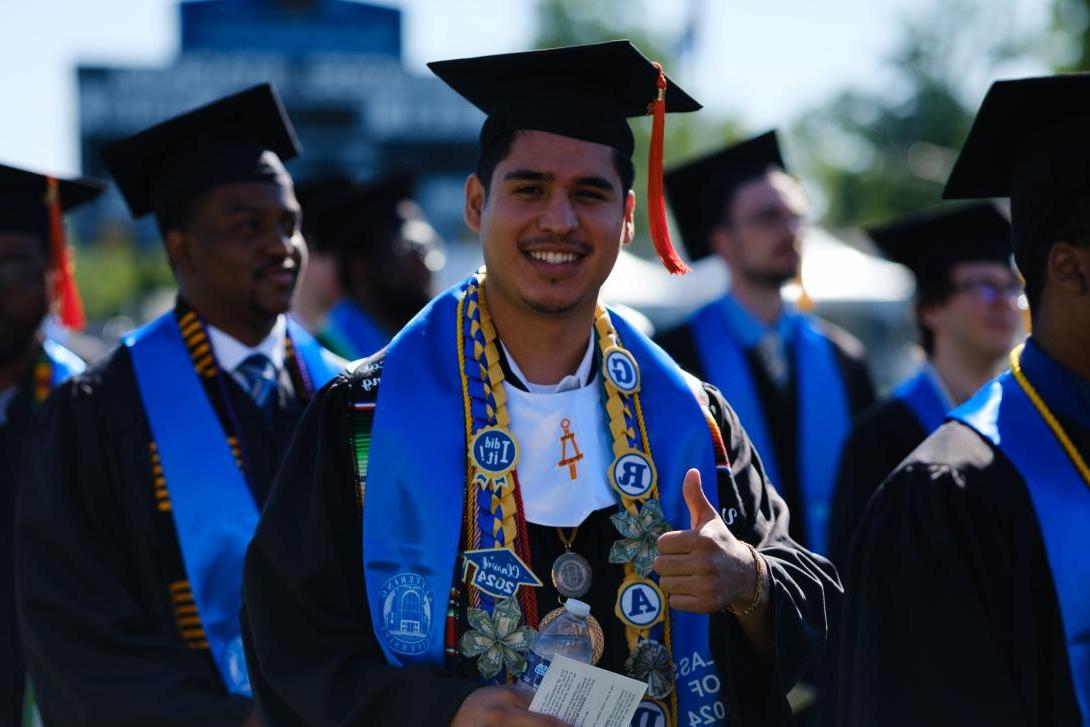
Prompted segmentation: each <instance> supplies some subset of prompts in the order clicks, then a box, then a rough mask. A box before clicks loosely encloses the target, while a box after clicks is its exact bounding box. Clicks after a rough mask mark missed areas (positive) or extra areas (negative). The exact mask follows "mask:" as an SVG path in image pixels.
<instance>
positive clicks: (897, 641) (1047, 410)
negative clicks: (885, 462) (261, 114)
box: [839, 74, 1090, 725]
mask: <svg viewBox="0 0 1090 727" xmlns="http://www.w3.org/2000/svg"><path fill="white" fill-rule="evenodd" d="M1087 99H1090V76H1088V75H1085V74H1073V75H1068V76H1051V77H1045V78H1030V79H1023V80H1014V81H999V82H996V83H994V84H993V85H992V87H991V89H990V90H989V91H988V94H987V96H986V97H985V99H984V102H983V104H982V105H981V108H980V111H979V112H978V113H977V116H976V120H975V121H974V122H973V126H972V129H971V131H970V132H969V137H968V139H967V140H966V141H965V144H964V146H963V147H962V149H961V153H960V154H959V156H958V159H957V162H956V163H955V164H954V168H953V170H952V171H951V173H950V178H949V179H948V180H947V183H946V188H945V191H944V196H945V197H947V198H952V199H964V198H969V199H983V198H991V197H1004V196H1006V197H1010V200H1011V224H1012V241H1013V248H1014V258H1015V262H1016V264H1017V266H1018V269H1019V270H1020V271H1021V273H1022V276H1023V278H1024V279H1025V286H1026V296H1027V298H1028V299H1029V306H1030V312H1031V316H1032V328H1033V333H1032V335H1031V336H1030V338H1029V339H1028V340H1027V341H1026V343H1025V345H1024V346H1019V347H1018V348H1016V349H1015V351H1013V352H1012V353H1011V354H1010V359H1009V363H1010V370H1009V371H1007V372H1005V373H1003V374H1001V375H1000V376H999V377H998V378H997V379H995V380H993V381H992V382H990V383H988V384H987V385H985V386H984V387H983V388H982V389H981V390H980V391H979V392H977V393H976V394H975V395H973V397H972V398H970V399H969V400H968V401H967V402H966V403H964V404H963V405H961V406H959V407H957V408H956V409H954V410H953V411H951V412H950V413H949V414H948V415H947V416H948V418H947V421H946V423H945V424H943V425H942V426H940V427H939V428H938V429H937V430H936V431H935V432H934V433H933V434H931V435H930V436H929V437H927V439H925V440H924V441H923V443H922V444H921V445H920V446H919V447H918V448H917V449H915V450H914V451H913V452H912V453H911V454H910V455H909V456H908V458H907V459H906V460H905V461H904V462H903V463H901V464H900V465H899V466H898V467H897V468H896V469H895V470H894V472H893V474H892V475H890V477H889V478H888V479H887V480H886V481H885V482H884V483H883V484H882V486H881V487H880V488H879V490H878V492H877V493H876V494H875V495H874V497H873V498H872V499H871V501H870V504H869V505H868V506H867V509H866V511H865V512H864V515H863V519H862V522H861V524H860V527H859V532H858V534H857V536H856V538H855V541H854V544H853V546H852V553H851V556H850V560H849V566H848V594H849V595H848V597H847V599H846V601H845V609H844V615H843V618H842V622H841V623H842V629H843V631H844V639H843V648H842V650H841V659H840V665H841V672H842V679H841V693H840V703H839V724H844V725H875V724H881V725H920V724H928V725H965V724H987V725H1080V724H1082V725H1085V724H1090V588H1087V584H1088V583H1090V558H1087V557H1086V554H1087V552H1088V546H1090V528H1087V523H1090V468H1088V467H1087V457H1088V456H1090V177H1088V176H1087V169H1090V143H1088V142H1087V139H1086V129H1087V125H1088V124H1090V102H1088V101H1087Z"/></svg>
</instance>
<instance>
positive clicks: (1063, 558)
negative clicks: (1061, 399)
mask: <svg viewBox="0 0 1090 727" xmlns="http://www.w3.org/2000/svg"><path fill="white" fill-rule="evenodd" d="M950 418H951V419H956V420H958V421H961V422H963V423H965V424H967V425H969V426H970V427H972V428H973V429H975V430H976V431H977V432H978V433H979V434H980V435H981V436H982V437H984V438H985V439H986V440H988V441H989V442H991V443H992V444H993V445H994V446H995V447H996V448H997V449H999V450H1000V451H1001V452H1003V454H1004V455H1005V456H1006V457H1007V459H1009V460H1010V462H1011V464H1013V465H1014V468H1015V469H1016V470H1018V473H1019V474H1021V475H1022V478H1023V479H1024V480H1025V481H1026V488H1027V489H1028V490H1029V495H1030V500H1032V501H1033V508H1034V510H1035V511H1036V513H1037V522H1038V524H1039V525H1040V529H1041V538H1042V539H1043V540H1044V544H1045V552H1046V554H1047V556H1048V563H1049V568H1050V570H1051V571H1052V582H1053V584H1054V585H1055V587H1056V598H1057V600H1058V602H1059V605H1060V617H1061V620H1062V622H1063V627H1064V638H1065V640H1066V642H1067V659H1068V662H1069V664H1070V666H1071V682H1072V685H1073V686H1074V688H1075V697H1076V699H1077V701H1078V705H1079V711H1080V712H1081V713H1082V719H1083V724H1090V556H1088V553H1090V487H1088V486H1087V483H1085V482H1083V480H1082V477H1081V476H1080V475H1079V473H1078V471H1077V470H1076V469H1075V466H1074V465H1073V464H1072V462H1071V459H1070V458H1069V457H1068V456H1067V453H1066V452H1065V451H1064V450H1063V447H1062V446H1061V445H1060V443H1059V441H1057V439H1056V436H1055V435H1054V434H1053V433H1052V431H1051V430H1050V429H1049V427H1048V425H1047V424H1046V423H1045V421H1044V419H1042V418H1041V415H1040V413H1039V412H1038V411H1037V409H1036V407H1034V405H1033V402H1032V401H1030V399H1029V397H1028V396H1026V393H1025V392H1024V391H1023V390H1022V387H1021V386H1019V385H1018V382H1017V381H1016V380H1015V378H1014V376H1013V375H1012V374H1011V373H1010V372H1009V371H1008V372H1007V373H1005V374H1003V375H1001V376H1000V377H999V378H997V379H995V380H994V381H992V382H991V383H990V384H988V385H987V386H985V387H984V388H983V389H981V390H980V391H978V392H977V393H976V394H975V395H974V396H973V397H972V398H971V399H969V401H967V402H965V403H964V404H963V405H961V406H960V407H958V408H957V409H955V410H954V411H952V412H951V413H950Z"/></svg>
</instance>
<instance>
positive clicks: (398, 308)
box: [315, 177, 442, 360]
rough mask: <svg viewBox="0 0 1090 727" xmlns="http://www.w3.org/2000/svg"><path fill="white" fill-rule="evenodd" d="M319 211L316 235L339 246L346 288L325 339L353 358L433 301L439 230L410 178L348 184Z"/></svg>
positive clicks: (339, 272) (328, 197) (379, 345)
mask: <svg viewBox="0 0 1090 727" xmlns="http://www.w3.org/2000/svg"><path fill="white" fill-rule="evenodd" d="M315 206H317V205H315ZM315 212H316V214H317V216H318V220H317V222H316V223H315V227H316V229H315V234H317V236H318V237H319V238H320V239H322V240H323V241H324V243H325V244H328V245H332V247H333V250H334V255H335V256H336V257H335V259H336V265H337V279H338V283H339V287H340V288H341V289H342V290H343V291H344V298H343V299H342V300H340V301H339V302H337V303H336V304H335V305H334V306H333V307H332V308H331V309H330V311H329V314H328V316H326V321H325V326H324V327H323V329H322V330H321V331H320V332H319V334H318V338H319V340H321V341H322V342H323V343H324V344H325V345H327V346H328V347H329V348H330V349H331V350H332V351H335V352H336V353H338V354H340V355H341V356H344V357H345V358H348V359H351V360H355V359H358V358H363V357H364V356H369V355H370V354H372V353H375V352H376V351H378V350H379V349H381V348H382V347H384V346H385V345H386V344H387V343H389V342H390V339H391V338H393V335H394V334H395V333H397V331H399V330H400V329H401V327H402V326H404V325H405V324H406V323H408V322H409V320H410V319H411V318H412V317H413V316H414V315H416V314H417V313H418V312H419V311H420V309H421V308H423V307H424V306H425V305H426V304H427V302H428V301H429V300H430V299H431V295H432V289H431V281H432V272H433V268H436V267H438V265H437V260H441V259H442V253H441V252H439V248H440V246H441V242H440V240H439V236H438V234H437V233H436V232H435V230H434V229H433V228H432V226H431V225H430V224H428V221H427V219H426V218H425V217H424V213H423V211H422V210H421V209H420V207H419V206H418V205H417V204H416V203H415V202H414V201H413V200H412V180H411V179H408V178H405V177H388V178H385V179H379V180H375V181H373V182H370V183H368V184H355V183H347V184H345V185H343V186H342V187H340V188H339V189H338V190H336V191H335V192H331V193H329V194H328V195H326V198H325V200H324V202H323V203H322V204H321V206H320V208H319V209H316V210H315Z"/></svg>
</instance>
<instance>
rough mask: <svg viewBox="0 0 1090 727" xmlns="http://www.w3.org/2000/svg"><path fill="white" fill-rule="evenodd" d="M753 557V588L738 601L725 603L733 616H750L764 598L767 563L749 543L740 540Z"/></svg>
mask: <svg viewBox="0 0 1090 727" xmlns="http://www.w3.org/2000/svg"><path fill="white" fill-rule="evenodd" d="M742 545H744V546H746V548H747V549H748V550H749V552H750V554H751V556H752V558H753V588H752V590H751V591H749V592H748V593H746V594H745V595H744V596H743V597H742V599H741V600H740V601H735V602H734V603H730V604H727V610H728V611H729V612H731V613H732V614H734V615H735V616H742V617H744V616H751V615H753V614H754V613H756V611H757V610H758V609H759V608H760V607H761V603H762V601H764V599H765V595H764V594H765V591H766V589H767V581H768V564H767V563H766V562H765V560H764V558H762V557H761V554H760V553H758V552H757V549H756V548H754V547H753V546H752V545H750V544H749V543H747V542H745V541H742Z"/></svg>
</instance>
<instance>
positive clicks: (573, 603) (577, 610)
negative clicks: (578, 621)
mask: <svg viewBox="0 0 1090 727" xmlns="http://www.w3.org/2000/svg"><path fill="white" fill-rule="evenodd" d="M564 608H565V609H566V610H567V612H568V613H570V614H571V615H572V616H575V617H576V618H586V617H587V616H589V615H590V605H589V604H587V603H584V602H583V601H580V600H578V599H575V598H569V599H568V600H567V601H565V602H564Z"/></svg>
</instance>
